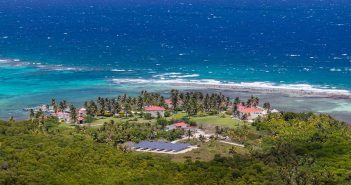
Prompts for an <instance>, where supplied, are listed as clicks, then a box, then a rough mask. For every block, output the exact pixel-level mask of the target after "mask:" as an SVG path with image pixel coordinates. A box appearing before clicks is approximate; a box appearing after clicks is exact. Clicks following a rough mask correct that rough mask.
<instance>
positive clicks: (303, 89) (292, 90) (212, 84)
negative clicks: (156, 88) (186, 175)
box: [112, 78, 351, 98]
mask: <svg viewBox="0 0 351 185" xmlns="http://www.w3.org/2000/svg"><path fill="white" fill-rule="evenodd" d="M112 82H113V83H115V84H164V85H170V86H185V87H197V88H208V89H229V90H235V91H243V92H257V93H280V94H287V95H293V96H304V97H330V98H351V92H350V91H348V90H342V89H332V88H327V87H320V86H313V85H310V84H275V83H271V82H240V83H235V82H222V81H218V80H213V79H202V80H189V79H168V80H167V79H135V78H121V79H112Z"/></svg>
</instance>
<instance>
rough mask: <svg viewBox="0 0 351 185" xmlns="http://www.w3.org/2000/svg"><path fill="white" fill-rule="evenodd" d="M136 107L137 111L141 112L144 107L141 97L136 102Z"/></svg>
mask: <svg viewBox="0 0 351 185" xmlns="http://www.w3.org/2000/svg"><path fill="white" fill-rule="evenodd" d="M137 107H138V110H139V111H142V110H143V107H144V101H143V97H141V96H139V97H138V100H137Z"/></svg>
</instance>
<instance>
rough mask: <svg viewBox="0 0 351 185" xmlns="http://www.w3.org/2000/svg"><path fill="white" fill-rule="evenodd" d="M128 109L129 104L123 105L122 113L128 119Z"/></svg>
mask: <svg viewBox="0 0 351 185" xmlns="http://www.w3.org/2000/svg"><path fill="white" fill-rule="evenodd" d="M130 109H131V107H130V104H129V103H125V104H124V107H123V110H124V113H125V116H126V117H128V112H129V111H130Z"/></svg>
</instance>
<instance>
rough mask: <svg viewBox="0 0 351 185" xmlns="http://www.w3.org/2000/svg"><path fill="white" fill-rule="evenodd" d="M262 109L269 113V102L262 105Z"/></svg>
mask: <svg viewBox="0 0 351 185" xmlns="http://www.w3.org/2000/svg"><path fill="white" fill-rule="evenodd" d="M263 108H264V109H266V110H267V112H270V110H271V104H270V103H269V102H266V103H264V104H263Z"/></svg>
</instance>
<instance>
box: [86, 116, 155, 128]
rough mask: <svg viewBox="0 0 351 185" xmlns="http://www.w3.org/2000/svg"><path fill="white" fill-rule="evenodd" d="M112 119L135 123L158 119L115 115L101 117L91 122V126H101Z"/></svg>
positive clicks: (153, 121) (152, 121)
mask: <svg viewBox="0 0 351 185" xmlns="http://www.w3.org/2000/svg"><path fill="white" fill-rule="evenodd" d="M135 119H137V121H135ZM111 120H113V121H115V122H126V121H129V122H135V123H155V122H156V120H155V119H152V120H145V119H144V118H139V117H131V118H115V117H104V118H101V119H99V118H98V119H97V120H95V121H94V122H92V123H91V126H93V127H96V126H101V125H103V124H104V123H105V122H110V121H111Z"/></svg>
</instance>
